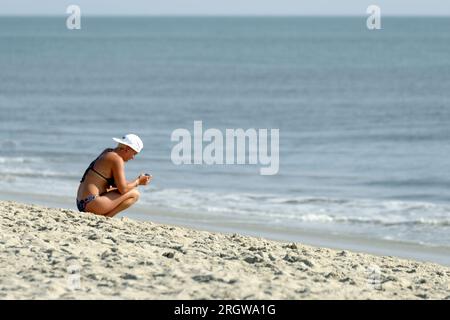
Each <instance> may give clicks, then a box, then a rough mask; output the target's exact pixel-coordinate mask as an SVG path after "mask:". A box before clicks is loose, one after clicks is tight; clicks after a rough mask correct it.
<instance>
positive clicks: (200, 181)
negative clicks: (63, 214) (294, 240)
mask: <svg viewBox="0 0 450 320" xmlns="http://www.w3.org/2000/svg"><path fill="white" fill-rule="evenodd" d="M65 19H66V18H65V17H60V18H58V17H52V18H49V17H48V18H32V17H29V18H6V17H0V147H1V148H0V193H1V190H3V191H5V192H17V193H21V194H23V195H24V197H26V196H27V195H29V194H36V195H39V194H42V195H44V194H45V195H55V196H65V197H73V199H74V200H75V194H76V189H77V187H78V181H79V179H80V178H81V175H82V174H83V172H84V169H85V168H86V166H87V165H88V164H89V162H90V161H91V160H92V159H94V158H95V157H96V156H97V155H98V154H99V152H100V151H102V150H103V149H104V148H106V147H110V146H114V144H113V141H112V140H111V137H120V136H122V135H123V134H125V133H128V132H133V133H136V134H139V135H140V136H141V138H142V139H143V141H144V145H145V148H144V151H143V152H142V153H141V154H139V155H138V156H137V157H136V159H135V160H134V161H132V162H130V163H128V164H127V165H126V170H127V171H126V172H127V177H128V178H129V179H130V180H131V179H134V178H135V177H136V176H137V175H138V174H139V173H140V172H151V173H152V174H153V176H154V181H153V182H152V184H151V185H150V186H149V187H146V188H142V189H141V191H142V196H141V200H140V206H141V207H142V208H147V207H148V208H152V207H153V208H154V207H158V208H167V209H170V210H172V211H175V212H180V217H182V216H183V214H188V213H189V212H191V213H197V214H201V215H202V219H205V220H208V219H214V218H217V217H222V218H223V219H225V220H226V219H228V220H233V221H237V222H239V223H240V224H241V225H242V226H243V227H245V226H246V225H249V226H250V225H255V224H259V225H262V226H265V227H266V228H269V229H270V228H276V229H278V230H283V228H285V227H289V228H291V229H292V228H294V229H295V228H297V227H298V228H299V230H300V229H308V228H311V229H314V230H318V231H319V232H320V231H323V232H324V233H329V232H332V233H334V234H342V235H360V236H364V237H367V238H369V239H378V240H379V239H382V240H386V241H401V242H405V243H414V244H418V245H420V244H421V245H425V246H441V247H442V246H443V247H447V248H449V249H450V161H449V155H450V143H449V141H450V54H449V52H450V19H448V18H385V19H383V29H382V30H378V31H369V30H367V28H366V25H365V18H364V17H361V18H299V17H298V18H294V17H292V18H244V17H242V18H231V17H229V18H169V17H161V18H117V17H116V18H95V17H87V18H84V17H83V18H82V29H81V30H77V31H69V30H67V29H66V27H65ZM195 120H201V121H203V127H204V129H207V128H217V129H220V130H223V131H225V129H226V128H243V129H248V128H268V129H270V128H278V129H279V130H280V168H279V173H278V174H277V175H273V176H261V175H260V174H259V168H260V167H261V166H259V165H222V166H220V165H216V166H206V165H184V166H176V165H174V164H173V163H172V161H171V158H170V154H171V149H172V147H173V146H174V145H175V143H174V142H172V141H171V140H170V137H171V133H172V132H173V130H175V129H177V128H186V129H189V130H190V131H193V124H194V121H195ZM68 205H69V206H70V205H72V206H73V208H74V209H75V204H74V201H73V203H69V204H68ZM449 252H450V251H449Z"/></svg>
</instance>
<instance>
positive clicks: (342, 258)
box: [0, 201, 450, 299]
mask: <svg viewBox="0 0 450 320" xmlns="http://www.w3.org/2000/svg"><path fill="white" fill-rule="evenodd" d="M0 226H1V232H0V251H1V261H0V271H1V272H0V299H450V268H449V267H445V266H441V265H438V264H434V263H423V262H415V261H410V260H404V259H399V258H396V257H388V256H374V255H369V254H364V253H355V252H349V251H342V250H332V249H326V248H318V247H311V246H305V245H302V244H299V243H283V242H277V241H271V240H266V239H263V238H255V237H246V236H241V235H238V234H222V233H213V232H207V231H198V230H193V229H188V228H182V227H177V226H169V225H162V224H155V223H151V222H140V221H134V220H132V219H129V218H126V217H125V218H112V219H111V218H104V217H100V216H95V215H92V214H87V213H79V212H75V211H71V210H67V209H53V208H46V207H42V206H35V205H26V204H21V203H16V202H11V201H0Z"/></svg>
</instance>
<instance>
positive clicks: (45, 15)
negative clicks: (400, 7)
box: [0, 13, 450, 18]
mask: <svg viewBox="0 0 450 320" xmlns="http://www.w3.org/2000/svg"><path fill="white" fill-rule="evenodd" d="M67 16H68V14H32V13H30V14H29V13H25V14H4V13H0V18H3V17H36V18H38V17H55V18H56V17H67ZM82 16H83V17H92V18H95V17H98V18H108V17H117V18H119V17H125V18H132V17H136V18H141V17H149V18H158V17H161V18H166V17H167V18H172V17H173V18H189V17H192V18H228V17H229V18H234V17H249V18H271V17H273V18H290V17H291V18H297V17H298V18H307V17H311V18H346V17H348V18H367V17H368V15H365V14H134V13H133V14H97V13H96V14H89V13H87V14H86V13H85V14H83V13H82ZM382 17H390V18H408V17H411V18H414V17H417V18H421V17H424V18H433V17H436V18H444V17H450V14H382Z"/></svg>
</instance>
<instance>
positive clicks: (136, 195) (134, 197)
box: [130, 189, 141, 201]
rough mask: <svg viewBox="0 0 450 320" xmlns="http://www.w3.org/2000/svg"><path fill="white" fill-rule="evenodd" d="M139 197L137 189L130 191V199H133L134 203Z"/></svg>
mask: <svg viewBox="0 0 450 320" xmlns="http://www.w3.org/2000/svg"><path fill="white" fill-rule="evenodd" d="M140 196H141V194H140V193H139V191H138V190H137V189H133V190H131V191H130V198H132V199H134V200H135V201H138V200H139V197H140Z"/></svg>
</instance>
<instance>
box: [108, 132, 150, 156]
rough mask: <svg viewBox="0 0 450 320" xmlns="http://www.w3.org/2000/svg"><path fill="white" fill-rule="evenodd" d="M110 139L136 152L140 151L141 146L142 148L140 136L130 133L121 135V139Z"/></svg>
mask: <svg viewBox="0 0 450 320" xmlns="http://www.w3.org/2000/svg"><path fill="white" fill-rule="evenodd" d="M112 139H113V140H114V141H115V142H117V143H121V144H124V145H126V146H129V147H130V148H131V149H133V150H134V151H136V152H138V153H139V152H141V150H142V148H144V143H143V142H142V140H141V138H139V137H138V136H137V135H135V134H132V133H130V134H127V135H125V136H123V137H122V139H119V138H112Z"/></svg>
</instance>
